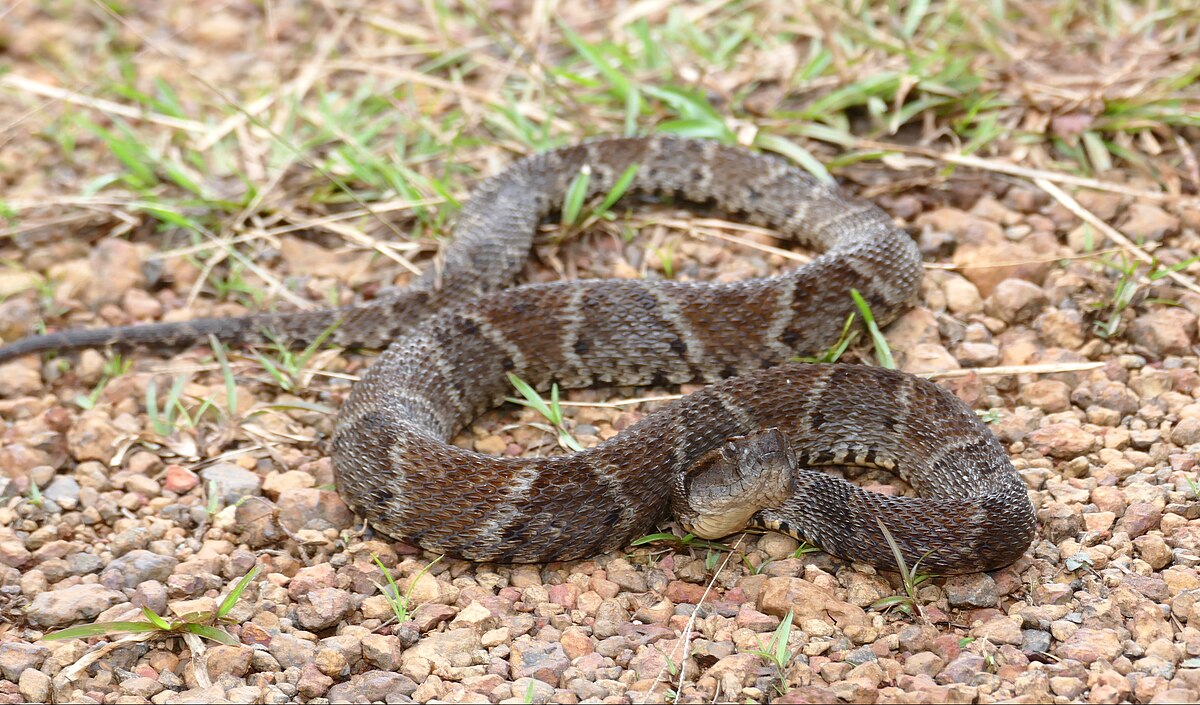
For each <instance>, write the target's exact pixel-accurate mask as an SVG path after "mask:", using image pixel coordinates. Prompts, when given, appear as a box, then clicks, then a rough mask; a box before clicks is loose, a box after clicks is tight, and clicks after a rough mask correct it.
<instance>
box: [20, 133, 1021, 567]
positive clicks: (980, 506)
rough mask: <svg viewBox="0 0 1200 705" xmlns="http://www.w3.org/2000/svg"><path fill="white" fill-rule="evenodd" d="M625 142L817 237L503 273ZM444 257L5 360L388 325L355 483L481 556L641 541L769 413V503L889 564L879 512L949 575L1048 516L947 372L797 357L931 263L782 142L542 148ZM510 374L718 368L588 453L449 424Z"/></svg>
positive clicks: (772, 221) (492, 397) (703, 191)
mask: <svg viewBox="0 0 1200 705" xmlns="http://www.w3.org/2000/svg"><path fill="white" fill-rule="evenodd" d="M631 164H638V165H639V169H638V171H637V176H636V178H635V181H634V184H633V186H632V188H631V189H630V190H631V192H640V193H648V194H668V195H674V196H676V197H678V198H681V199H682V200H686V201H691V202H699V203H707V204H711V205H714V206H716V207H717V208H719V209H720V210H722V211H725V212H727V213H730V214H732V215H735V216H739V217H741V218H743V219H745V220H747V221H749V222H751V223H755V224H759V225H764V226H769V227H772V228H774V229H776V230H777V231H779V232H780V233H781V234H782V235H783V236H785V237H788V238H790V239H792V240H795V241H797V242H799V243H801V244H803V245H807V246H810V247H813V248H815V249H817V250H820V251H822V252H823V254H821V255H820V256H818V257H817V258H816V259H814V260H813V261H812V262H810V263H809V264H806V265H804V266H802V267H800V268H798V269H795V270H793V271H790V272H788V273H785V274H782V275H778V276H775V277H771V278H764V279H755V280H749V281H743V282H737V283H730V284H714V283H703V282H689V283H678V282H672V281H645V280H604V281H595V280H592V281H563V282H555V283H551V284H540V285H529V286H522V287H518V288H510V289H504V287H506V286H508V285H509V283H510V282H511V280H512V279H513V277H514V276H515V275H516V273H517V272H518V270H519V269H520V268H521V266H522V265H523V263H524V261H525V259H526V258H527V256H528V253H529V249H530V245H531V241H532V237H533V234H534V231H535V228H536V226H537V224H538V223H539V221H541V220H542V219H543V218H544V217H546V216H547V215H548V214H549V213H550V212H551V211H552V210H554V208H555V207H556V206H557V205H558V204H560V203H561V202H562V198H563V195H564V193H565V192H566V190H567V188H568V185H569V184H570V182H571V180H572V179H573V178H574V177H575V176H576V174H578V173H579V171H580V169H581V167H583V166H585V165H586V166H588V167H589V168H590V169H591V178H590V190H591V192H592V194H593V195H594V194H597V193H604V192H606V191H607V190H609V189H610V188H611V186H612V185H613V183H614V182H615V180H616V179H617V178H618V177H619V176H620V175H621V174H622V173H623V172H624V171H625V169H626V168H627V167H628V166H629V165H631ZM439 265H440V266H437V267H431V268H430V269H429V271H427V272H426V275H425V276H424V277H422V278H421V279H420V280H419V281H418V282H417V283H416V284H414V285H413V286H411V287H410V288H408V289H406V290H405V291H402V292H400V293H399V294H397V295H394V296H392V297H390V298H387V299H383V300H376V301H372V302H368V303H365V304H359V305H355V306H349V307H345V308H342V309H337V310H326V311H315V312H310V313H291V314H262V315H258V316H251V317H245V318H233V319H209V320H200V321H193V322H190V323H183V324H153V325H146V326H133V327H123V328H109V329H99V330H68V331H64V332H60V333H53V334H49V335H46V336H40V337H31V338H26V339H24V340H20V341H17V342H15V343H13V344H11V345H8V346H5V347H3V348H0V361H3V360H5V359H8V358H12V357H16V356H18V355H22V354H26V353H29V352H35V351H40V350H50V349H63V348H78V347H90V346H98V345H106V344H117V345H136V344H151V345H156V346H177V345H181V344H187V343H192V342H196V341H199V340H203V339H204V337H205V336H207V335H209V334H215V335H216V336H217V337H218V338H221V339H224V340H228V341H231V342H248V343H256V342H263V341H264V340H265V337H264V332H263V331H270V332H272V333H273V334H275V335H280V336H283V337H286V338H289V339H291V340H294V341H298V342H302V341H306V340H311V339H313V338H314V337H316V336H317V335H318V334H319V333H321V332H322V331H324V330H325V329H327V328H328V327H330V326H331V325H332V324H334V323H336V322H338V321H340V322H341V323H340V326H339V327H338V328H337V330H336V331H335V332H334V334H333V336H332V339H333V341H334V342H336V343H339V344H343V345H360V346H367V347H383V346H385V345H388V344H389V343H392V341H394V340H395V341H396V342H395V343H393V344H391V345H390V347H388V348H387V350H386V351H385V352H384V353H383V354H382V355H381V356H380V357H379V358H378V359H377V360H376V361H375V363H374V364H373V365H372V366H371V368H370V369H369V370H368V372H367V373H366V375H365V376H364V377H363V379H362V380H361V381H359V382H358V383H357V384H356V385H355V386H354V388H353V390H352V392H351V394H350V396H349V398H348V399H347V401H346V403H345V405H344V406H343V407H342V410H341V412H340V414H339V416H338V419H337V425H336V431H335V435H334V439H333V443H332V455H333V462H334V468H335V473H336V476H337V483H338V488H339V491H340V492H341V494H342V496H343V497H344V498H345V499H346V501H347V503H348V504H349V505H350V507H351V508H352V509H354V510H355V511H356V512H358V513H359V514H360V515H362V516H363V517H365V518H367V519H368V520H369V521H370V523H371V524H373V525H374V526H375V527H376V528H377V529H379V530H380V531H382V532H383V533H386V534H389V535H391V536H394V537H396V538H400V539H404V540H406V541H409V542H412V543H415V544H417V545H419V546H421V547H423V548H426V549H428V550H431V551H437V552H445V553H448V554H451V555H455V556H460V557H463V558H467V559H470V560H476V561H497V562H541V561H551V560H567V559H572V558H579V557H584V556H590V555H595V554H597V553H601V552H604V551H608V550H613V549H616V548H619V547H621V546H624V545H626V544H627V543H628V541H629V540H631V539H632V538H635V537H637V536H639V535H641V534H643V533H645V532H646V531H648V530H649V529H650V528H651V527H653V526H654V525H655V524H656V523H657V522H659V521H661V520H662V519H663V518H664V516H665V514H666V512H667V510H668V506H669V503H670V496H671V488H672V483H673V482H675V478H678V477H679V476H680V474H681V473H682V472H684V470H685V469H686V468H688V467H689V465H690V464H691V463H693V462H694V461H695V460H696V459H698V458H700V457H701V456H703V455H704V454H705V453H708V452H709V451H711V450H713V449H714V448H717V447H718V446H719V445H720V444H721V443H722V441H723V440H724V439H726V438H729V437H731V436H738V435H744V434H748V433H751V432H753V431H755V430H758V429H762V428H766V427H778V428H779V429H780V430H781V431H783V432H784V433H785V434H786V436H787V438H788V440H789V441H790V443H791V445H792V447H793V449H794V451H795V454H796V457H797V459H798V462H799V464H800V465H801V466H802V467H801V468H799V474H798V479H797V482H796V486H795V491H794V492H793V494H792V498H791V499H790V500H789V501H788V502H786V503H785V504H784V505H783V506H782V507H779V508H777V509H773V510H764V511H762V512H760V513H759V514H758V515H757V516H756V518H755V520H754V523H755V524H756V525H758V526H763V527H767V528H772V529H776V530H781V531H785V532H787V533H791V534H793V535H795V536H798V537H802V538H806V539H808V540H810V541H812V542H814V543H816V544H817V545H819V546H820V547H821V548H823V549H825V550H827V551H829V552H831V553H834V554H837V555H839V556H842V557H845V558H850V559H853V560H858V561H863V562H867V563H872V564H875V565H878V566H881V567H885V568H890V567H893V566H894V559H893V557H892V554H891V552H890V550H889V549H888V546H887V544H886V542H885V541H884V539H883V536H882V534H881V532H880V531H879V528H878V526H877V524H876V517H879V518H881V519H883V521H884V522H885V523H886V525H887V526H888V528H889V530H890V532H891V533H892V534H893V536H894V537H895V539H896V541H897V542H898V543H899V545H900V546H901V549H902V551H903V553H904V555H905V557H906V559H907V560H908V561H909V564H910V565H911V564H912V563H913V562H915V561H916V560H917V559H919V558H922V557H924V561H923V563H922V564H921V565H922V567H923V569H927V570H930V571H933V572H940V573H952V572H971V571H979V570H990V569H993V568H997V567H1000V566H1003V565H1006V564H1008V563H1010V562H1012V561H1013V560H1015V559H1016V558H1017V557H1019V556H1020V555H1021V554H1022V553H1023V552H1024V551H1025V549H1026V548H1027V547H1028V546H1029V544H1030V541H1031V540H1032V537H1033V533H1034V528H1035V527H1034V523H1035V522H1034V516H1033V507H1032V505H1031V504H1030V501H1029V498H1028V495H1027V493H1026V490H1025V487H1024V485H1023V483H1022V482H1021V480H1020V478H1019V477H1018V476H1017V474H1016V472H1015V470H1014V469H1013V467H1012V465H1011V464H1010V462H1009V461H1008V458H1007V456H1006V455H1005V453H1004V451H1003V449H1002V448H1001V446H1000V445H999V443H998V442H997V441H996V439H995V438H994V437H993V436H992V434H991V433H990V432H989V431H988V429H987V428H986V426H985V425H984V424H983V423H982V422H980V421H979V420H978V419H977V418H976V416H975V415H974V414H973V413H972V412H971V411H970V410H969V409H968V408H966V407H965V405H963V404H962V403H961V402H960V401H959V400H958V399H957V398H956V397H954V396H953V395H952V394H950V393H949V392H946V391H945V390H943V389H941V388H940V387H938V386H936V385H934V384H932V383H929V382H926V381H923V380H920V379H917V378H915V377H911V376H909V375H905V374H901V373H898V372H893V371H888V370H883V369H878V368H869V367H860V366H847V365H799V364H795V363H787V361H788V360H789V359H791V358H792V357H794V356H795V355H797V354H807V353H813V352H816V351H819V350H821V349H822V348H824V347H826V346H827V345H829V344H830V343H832V342H833V341H835V340H836V339H837V338H838V336H839V334H840V332H841V329H842V326H843V323H844V322H845V320H846V317H847V316H848V315H849V314H850V313H851V311H852V310H853V304H852V302H851V299H850V297H849V295H848V292H849V290H850V289H851V288H854V289H857V290H858V291H859V292H860V293H861V294H862V295H863V297H864V298H865V299H866V300H867V301H868V302H869V304H870V305H871V308H872V311H873V312H874V315H875V317H876V318H877V319H878V320H879V321H880V322H881V323H883V322H887V321H889V320H891V319H893V318H894V317H895V316H896V315H898V314H899V313H900V312H902V311H903V310H904V309H905V308H906V307H907V306H909V305H910V303H911V302H912V301H913V300H914V299H915V298H916V295H917V293H918V289H919V284H920V278H921V263H920V257H919V254H918V252H917V249H916V247H915V245H914V244H913V242H912V240H911V239H910V238H909V237H908V236H907V234H905V233H904V232H903V231H901V230H899V229H898V228H896V227H895V226H894V225H893V224H892V222H891V220H890V218H889V217H888V216H887V215H886V214H884V213H883V212H882V211H881V210H879V209H878V208H877V207H876V206H874V205H873V204H871V203H869V202H867V201H864V200H860V199H856V198H851V197H849V196H847V195H845V194H844V193H842V192H841V191H839V190H838V189H836V188H835V187H832V186H826V185H822V184H820V183H819V182H817V181H816V180H814V179H813V178H811V177H810V176H808V175H807V174H805V173H803V172H801V171H800V170H798V169H796V168H795V167H793V166H790V165H789V164H787V163H786V162H784V161H783V160H781V159H779V158H776V157H772V156H768V155H762V154H757V153H753V152H750V151H747V150H744V149H741V148H735V147H726V146H721V145H719V144H717V143H713V142H707V141H699V140H688V139H680V138H671V137H648V138H626V139H607V140H600V141H595V142H589V143H586V144H583V145H578V146H573V147H567V148H564V149H559V150H555V151H551V152H547V153H543V154H539V155H534V156H531V157H528V158H525V159H522V160H520V161H518V162H516V163H515V164H513V165H512V166H511V167H510V168H508V169H506V170H505V171H504V172H502V173H501V174H499V175H497V176H495V177H492V178H490V179H487V180H486V181H484V182H482V183H481V184H480V185H479V186H478V188H477V189H476V191H475V192H474V193H473V194H472V198H471V200H470V201H469V202H468V203H467V205H466V206H465V208H464V209H463V211H462V214H461V215H460V217H459V222H458V225H457V228H456V230H455V236H454V240H453V244H452V245H450V246H449V247H448V248H447V249H446V251H445V252H444V254H443V257H442V259H441V261H440V263H439ZM466 302H470V305H466V306H459V304H463V303H466ZM435 312H436V313H435ZM431 314H432V315H431ZM418 322H419V323H420V326H419V327H416V326H415V325H414V324H416V323H418ZM405 334H407V335H406V336H405V337H401V336H403V335H405ZM785 363H787V364H785ZM764 368H770V369H764ZM506 372H513V373H515V374H516V375H518V376H519V377H521V378H522V379H524V380H526V381H527V382H529V383H530V384H532V385H534V386H535V387H538V388H541V389H545V388H548V387H549V386H550V384H551V382H557V383H558V384H559V385H560V386H562V387H582V386H589V385H595V384H611V385H663V384H679V383H684V382H692V381H699V380H703V381H706V382H717V384H714V385H713V386H711V387H708V388H706V389H704V390H703V391H701V392H698V393H696V394H692V395H689V396H687V397H685V398H683V399H681V400H679V401H678V402H676V403H674V404H671V405H669V406H667V407H665V408H663V409H661V410H659V411H657V412H656V413H653V414H651V415H649V416H647V417H646V418H645V419H643V420H642V421H641V422H640V423H638V424H636V425H635V426H633V427H631V428H629V429H627V430H625V431H624V432H622V433H620V434H619V435H618V436H617V437H615V438H613V439H611V440H609V441H607V442H605V443H602V444H601V445H599V446H596V447H594V448H590V449H588V450H586V451H583V452H579V453H574V454H571V455H565V456H554V457H544V458H497V457H492V456H486V455H481V454H479V453H475V452H471V451H467V450H463V449H461V448H457V447H455V446H452V445H450V444H448V443H447V442H446V441H447V439H449V438H450V437H452V436H453V435H454V434H455V433H456V432H457V431H458V430H459V429H461V428H462V427H463V426H464V424H466V423H467V422H469V421H470V420H471V419H472V418H474V417H475V416H477V415H478V414H480V413H482V412H483V411H485V410H486V409H488V408H490V407H492V406H494V405H496V404H498V403H500V402H501V401H502V400H503V398H504V396H505V395H506V394H511V392H512V388H511V385H510V383H509V381H508V379H507V377H506V374H505V373H506ZM735 375H740V376H735ZM726 378H732V379H726ZM721 380H724V381H721ZM822 465H833V466H838V465H866V466H877V467H884V468H888V469H892V470H895V471H896V472H897V473H899V474H900V475H901V476H902V477H903V478H904V479H906V480H907V481H908V482H909V483H910V484H911V485H912V487H913V488H914V490H916V491H917V493H918V494H919V495H920V497H919V498H909V497H887V496H884V495H881V494H878V493H873V492H868V491H864V490H862V489H859V488H857V487H856V486H854V485H853V484H851V483H848V482H846V481H844V480H841V479H839V478H836V477H834V476H832V475H829V474H827V473H824V472H821V471H820V470H819V469H817V470H814V469H809V468H811V467H814V466H822Z"/></svg>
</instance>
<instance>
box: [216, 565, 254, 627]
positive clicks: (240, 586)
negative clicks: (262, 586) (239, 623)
mask: <svg viewBox="0 0 1200 705" xmlns="http://www.w3.org/2000/svg"><path fill="white" fill-rule="evenodd" d="M260 572H262V566H259V565H256V566H254V567H253V568H251V569H250V572H249V573H246V574H245V575H243V576H242V579H241V580H239V581H238V582H237V585H234V586H233V589H232V590H230V591H229V594H228V595H226V596H225V599H224V600H221V605H220V607H218V608H217V618H218V619H219V618H221V617H224V616H225V615H227V614H229V611H230V610H232V609H233V606H234V605H236V604H237V601H238V599H239V598H240V597H241V596H242V592H244V591H245V590H246V588H247V586H249V585H250V583H251V582H252V581H253V580H254V579H255V578H256V577H258V574H259V573H260Z"/></svg>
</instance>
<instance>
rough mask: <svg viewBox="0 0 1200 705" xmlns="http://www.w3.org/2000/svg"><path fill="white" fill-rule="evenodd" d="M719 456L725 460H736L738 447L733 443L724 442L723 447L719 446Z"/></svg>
mask: <svg viewBox="0 0 1200 705" xmlns="http://www.w3.org/2000/svg"><path fill="white" fill-rule="evenodd" d="M721 456H722V457H723V458H725V459H726V460H731V461H732V460H737V457H738V447H737V444H736V443H734V442H733V441H725V445H723V446H721Z"/></svg>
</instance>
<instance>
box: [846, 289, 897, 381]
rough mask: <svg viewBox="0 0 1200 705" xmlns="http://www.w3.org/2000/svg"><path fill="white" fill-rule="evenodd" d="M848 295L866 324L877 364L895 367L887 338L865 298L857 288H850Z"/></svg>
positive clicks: (890, 368)
mask: <svg viewBox="0 0 1200 705" xmlns="http://www.w3.org/2000/svg"><path fill="white" fill-rule="evenodd" d="M850 297H851V298H852V299H854V305H855V306H857V307H858V312H859V313H860V314H862V317H863V323H865V324H866V325H867V332H869V333H870V334H871V342H873V343H874V344H875V359H876V361H878V362H879V366H880V367H886V368H887V369H889V370H894V369H896V360H895V358H893V357H892V349H891V348H890V347H888V343H887V339H886V338H884V337H883V333H882V332H881V331H880V330H879V325H878V324H876V323H875V316H874V315H872V313H871V307H870V306H869V305H868V304H867V300H866V299H864V298H863V297H862V294H860V293H858V289H851V290H850Z"/></svg>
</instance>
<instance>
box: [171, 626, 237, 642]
mask: <svg viewBox="0 0 1200 705" xmlns="http://www.w3.org/2000/svg"><path fill="white" fill-rule="evenodd" d="M179 631H181V632H191V633H192V634H195V635H197V636H202V637H204V638H205V639H211V640H212V641H215V642H217V643H218V644H225V645H226V646H238V645H239V644H241V642H240V641H238V640H237V639H236V638H234V636H233V635H232V634H230V633H229V632H227V631H225V630H224V629H219V628H217V627H210V626H208V625H207V624H191V623H188V624H181V625H179Z"/></svg>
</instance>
